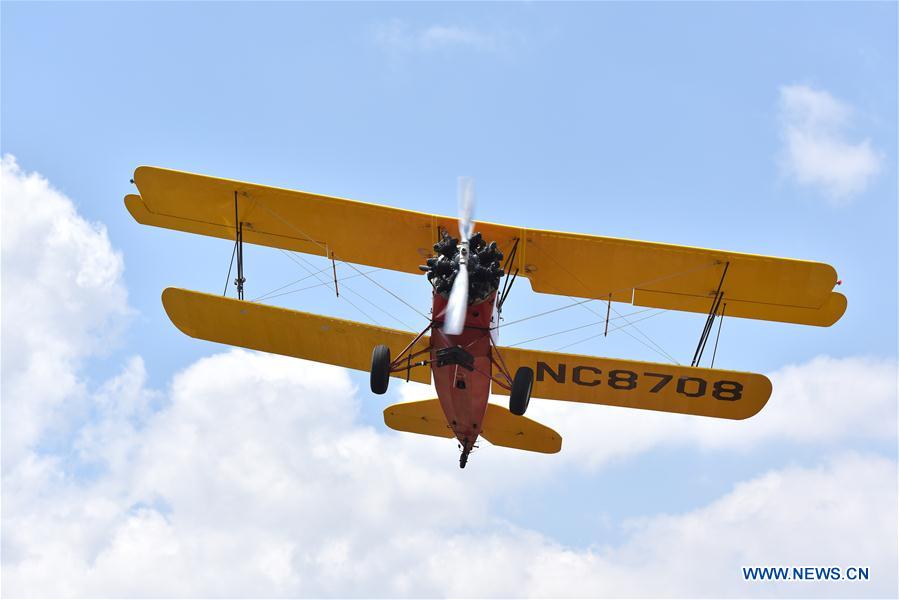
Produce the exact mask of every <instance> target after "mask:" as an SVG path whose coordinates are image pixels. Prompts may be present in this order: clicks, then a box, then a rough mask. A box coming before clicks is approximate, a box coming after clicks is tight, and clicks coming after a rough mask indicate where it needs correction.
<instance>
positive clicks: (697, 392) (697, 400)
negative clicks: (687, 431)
mask: <svg viewBox="0 0 899 600" xmlns="http://www.w3.org/2000/svg"><path fill="white" fill-rule="evenodd" d="M497 350H498V351H499V354H500V356H501V357H502V359H503V360H504V362H505V364H506V366H507V367H508V369H509V371H510V372H511V373H515V371H516V370H517V369H518V368H519V367H530V368H531V369H533V370H534V387H533V389H532V392H531V395H532V396H533V397H535V398H546V399H549V400H568V401H571V402H587V403H590V404H606V405H609V406H622V407H626V408H643V409H647V410H658V411H663V412H673V413H683V414H688V415H699V416H705V417H718V418H722V419H746V418H749V417H751V416H753V415H754V414H756V413H757V412H759V411H760V410H761V409H762V407H764V406H765V403H766V402H768V398H769V397H770V396H771V381H770V380H769V379H768V378H767V377H765V376H764V375H758V374H755V373H742V372H739V371H722V370H718V369H701V368H696V367H681V366H676V365H668V364H661V363H647V362H639V361H634V360H620V359H614V358H599V357H595V356H580V355H576V354H560V353H558V352H543V351H539V350H525V349H521V348H497ZM493 393H494V394H503V395H508V394H509V392H508V391H506V390H504V389H502V388H500V387H499V386H493Z"/></svg>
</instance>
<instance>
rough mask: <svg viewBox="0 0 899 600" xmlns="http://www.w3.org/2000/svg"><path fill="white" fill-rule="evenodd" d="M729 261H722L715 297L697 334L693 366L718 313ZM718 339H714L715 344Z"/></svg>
mask: <svg viewBox="0 0 899 600" xmlns="http://www.w3.org/2000/svg"><path fill="white" fill-rule="evenodd" d="M729 266H730V262H726V263H724V272H723V273H721V281H719V282H718V289H717V290H716V291H715V299H714V300H712V307H711V308H710V309H709V316H708V317H706V319H705V327H704V328H703V329H702V335H700V336H699V343H698V344H697V345H696V352H694V353H693V361H692V362H691V363H690V366H691V367H695V366H696V365H698V364H699V361H701V360H702V353H703V352H704V351H705V343H706V342H707V341H709V334H710V333H711V332H712V325H713V324H714V323H715V315H716V314H717V313H718V307H719V306H721V299H722V298H723V297H724V294H723V293H722V292H721V287H722V286H723V285H724V278H725V277H727V268H728V267H729ZM717 343H718V341H717V340H715V344H716V345H717Z"/></svg>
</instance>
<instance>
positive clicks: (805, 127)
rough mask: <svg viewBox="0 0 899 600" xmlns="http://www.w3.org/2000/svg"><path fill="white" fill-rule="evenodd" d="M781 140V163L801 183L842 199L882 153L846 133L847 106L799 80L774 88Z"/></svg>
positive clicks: (858, 186) (855, 191)
mask: <svg viewBox="0 0 899 600" xmlns="http://www.w3.org/2000/svg"><path fill="white" fill-rule="evenodd" d="M780 114H781V120H782V127H783V130H782V136H783V142H784V149H783V156H782V167H783V170H784V172H785V173H786V174H787V175H788V176H790V177H792V178H793V179H795V180H796V181H797V182H798V183H800V184H801V185H808V186H812V187H815V188H818V189H820V190H822V191H823V192H824V193H825V194H826V195H827V197H828V198H829V199H830V200H831V201H832V202H833V203H835V204H845V203H847V202H849V201H851V200H852V199H853V198H854V197H855V196H858V195H859V194H861V193H862V192H864V191H865V189H866V188H867V187H868V185H869V183H870V182H871V180H872V179H873V178H874V176H876V175H877V174H878V173H879V172H880V168H881V163H882V162H883V155H882V153H881V152H879V151H878V150H877V149H876V148H874V147H873V146H872V144H871V141H870V140H869V139H863V140H860V141H858V140H853V139H851V136H850V135H849V130H850V127H851V125H852V119H853V110H852V108H851V107H850V106H849V105H847V104H845V103H844V102H841V101H840V100H837V99H836V98H834V97H833V96H832V95H831V94H830V93H828V92H826V91H824V90H816V89H813V88H810V87H808V86H804V85H788V86H783V87H781V88H780Z"/></svg>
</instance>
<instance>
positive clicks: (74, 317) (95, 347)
mask: <svg viewBox="0 0 899 600" xmlns="http://www.w3.org/2000/svg"><path fill="white" fill-rule="evenodd" d="M0 168H2V175H0V191H2V233H3V239H2V255H3V258H2V261H3V285H2V303H3V322H2V337H3V366H2V380H3V381H2V396H3V400H2V406H3V424H2V433H3V442H2V449H3V461H4V462H3V464H4V465H7V464H9V461H15V460H17V459H18V458H19V457H21V456H22V453H23V452H24V451H25V449H26V448H27V447H28V446H30V445H33V444H35V443H37V442H38V441H39V439H40V437H41V435H42V434H43V433H44V431H45V430H46V429H47V428H52V427H56V426H59V425H60V423H59V422H58V421H57V422H55V421H54V419H53V418H51V416H52V415H61V414H65V411H64V410H62V411H61V409H65V408H68V409H76V408H77V406H76V401H77V399H78V398H79V396H80V395H81V392H82V391H83V390H82V382H81V380H80V379H79V378H78V377H77V376H76V370H77V368H78V366H79V365H80V364H81V362H82V361H83V360H84V359H85V358H87V357H89V356H91V355H92V354H95V353H97V352H100V351H102V350H103V349H104V347H105V346H106V345H107V344H108V343H110V341H112V340H114V339H115V336H116V332H117V331H118V330H119V329H120V328H121V326H122V325H123V322H124V318H125V317H126V315H127V314H128V307H127V296H126V291H125V287H124V286H123V285H122V281H121V274H122V269H123V264H122V257H121V255H120V254H119V253H118V252H115V251H114V250H113V249H112V246H111V245H110V243H109V238H108V236H107V234H106V228H105V227H104V226H103V225H101V224H95V223H93V224H92V223H88V222H87V221H85V220H84V219H83V218H82V217H80V216H79V215H78V214H77V213H76V211H75V206H74V205H73V204H72V201H71V200H69V199H68V198H67V197H66V196H65V195H63V194H62V193H61V192H59V191H58V190H56V189H54V188H53V187H52V186H51V185H50V184H49V183H48V182H47V180H46V179H44V178H42V177H41V176H40V175H38V174H37V173H26V172H24V171H23V170H22V169H21V168H20V167H19V166H18V164H16V160H15V158H14V157H12V156H10V155H6V156H4V157H3V159H2V167H0Z"/></svg>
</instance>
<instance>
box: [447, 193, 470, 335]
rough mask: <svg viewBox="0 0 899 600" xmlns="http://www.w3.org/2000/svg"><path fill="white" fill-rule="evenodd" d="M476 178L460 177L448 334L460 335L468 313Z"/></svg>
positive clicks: (448, 311)
mask: <svg viewBox="0 0 899 600" xmlns="http://www.w3.org/2000/svg"><path fill="white" fill-rule="evenodd" d="M473 216H474V179H473V178H471V177H460V178H459V272H458V273H456V278H455V280H454V281H453V289H452V290H450V296H449V300H448V301H447V303H446V311H445V317H444V319H443V331H444V333H446V334H448V335H459V334H460V333H462V330H463V329H465V315H466V314H467V313H468V238H470V237H471V234H472V232H473V230H474V222H473V221H472V217H473Z"/></svg>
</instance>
